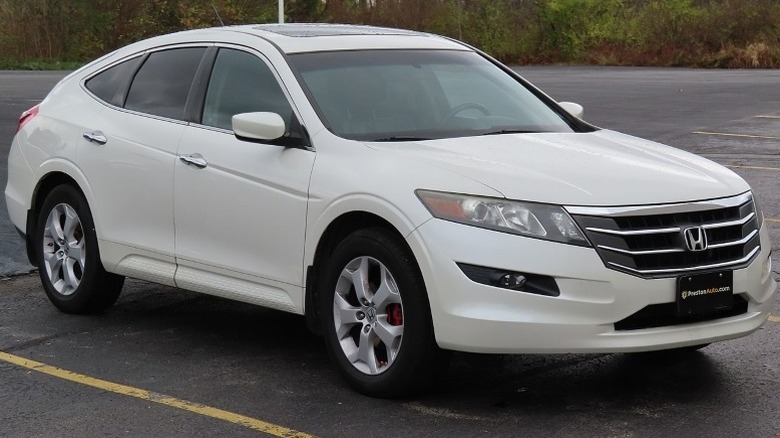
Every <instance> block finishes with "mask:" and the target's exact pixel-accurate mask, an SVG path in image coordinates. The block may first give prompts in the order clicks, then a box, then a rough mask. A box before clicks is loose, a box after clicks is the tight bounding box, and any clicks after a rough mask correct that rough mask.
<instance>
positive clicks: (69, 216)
mask: <svg viewBox="0 0 780 438" xmlns="http://www.w3.org/2000/svg"><path fill="white" fill-rule="evenodd" d="M35 245H36V247H37V250H38V254H37V255H38V273H39V275H40V277H41V283H42V284H43V289H44V290H45V291H46V295H47V296H48V297H49V300H51V302H52V303H53V304H54V305H55V306H56V307H57V308H58V309H60V310H61V311H63V312H65V313H93V312H98V311H101V310H104V309H106V308H108V307H110V306H111V305H112V304H114V302H115V301H116V299H117V298H118V297H119V292H120V291H121V289H122V284H123V283H124V277H121V276H118V275H114V274H110V273H108V272H106V271H105V270H104V269H103V265H101V263H100V256H99V254H98V245H97V236H96V234H95V226H94V224H93V222H92V216H91V214H90V210H89V206H88V205H87V201H86V200H85V199H84V196H83V195H82V194H81V193H80V192H79V191H78V190H76V189H75V188H73V187H71V186H67V185H63V186H59V187H56V188H55V189H54V190H52V191H51V193H49V194H48V196H46V199H45V200H44V201H43V207H42V208H41V211H40V216H39V217H38V226H37V228H36V231H35Z"/></svg>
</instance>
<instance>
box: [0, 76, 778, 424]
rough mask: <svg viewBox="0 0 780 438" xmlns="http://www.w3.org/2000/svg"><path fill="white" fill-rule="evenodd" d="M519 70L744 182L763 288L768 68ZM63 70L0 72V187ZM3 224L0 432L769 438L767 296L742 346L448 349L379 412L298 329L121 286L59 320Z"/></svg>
mask: <svg viewBox="0 0 780 438" xmlns="http://www.w3.org/2000/svg"><path fill="white" fill-rule="evenodd" d="M519 70H520V71H521V73H522V74H523V75H524V76H525V77H526V78H528V79H530V80H531V81H532V82H534V83H536V84H537V85H539V86H541V88H543V89H544V90H545V91H547V92H548V93H549V94H550V95H551V96H553V97H554V98H555V99H557V100H568V101H575V102H578V103H581V104H583V105H584V106H585V118H586V119H587V120H589V121H591V122H592V123H594V124H596V125H598V126H602V127H605V128H610V129H615V130H619V131H623V132H627V133H630V134H634V135H638V136H642V137H646V138H650V139H652V140H658V141H662V142H665V143H668V144H671V145H673V146H676V147H680V148H682V149H686V150H689V151H693V152H696V153H699V154H702V155H704V156H707V157H709V158H711V159H714V160H715V161H717V162H719V163H721V164H724V165H727V166H729V167H730V168H731V169H733V170H734V171H735V172H737V173H738V174H740V175H741V176H743V177H744V178H746V179H747V180H748V182H750V183H751V185H752V186H753V188H754V190H755V191H756V193H757V196H758V198H759V200H760V201H761V202H762V204H763V207H764V211H765V213H766V217H767V224H768V225H769V227H770V230H771V234H772V241H773V248H774V254H775V255H774V256H773V262H774V268H773V269H774V272H773V275H774V276H775V278H776V279H780V259H779V258H778V255H777V254H778V243H780V202H778V198H780V190H778V185H780V182H779V181H780V180H779V179H778V176H779V175H780V87H779V86H778V85H780V70H778V71H775V70H744V71H743V70H736V71H734V70H707V71H702V70H687V69H643V68H591V67H523V68H520V69H519ZM62 75H63V73H57V72H54V73H52V72H46V73H26V72H25V73H16V72H0V160H2V163H0V172H2V183H3V185H4V183H5V178H6V174H5V172H6V169H5V168H6V163H5V160H6V158H7V153H8V146H9V145H10V138H11V136H12V135H13V132H14V130H15V126H16V120H17V118H18V115H19V113H21V111H23V110H24V109H27V108H28V107H29V106H32V104H34V103H35V102H36V101H37V100H39V99H40V98H41V97H43V96H44V95H45V94H46V92H47V91H48V89H49V88H50V87H51V86H52V85H53V84H54V83H55V82H56V80H57V79H58V78H59V77H61V76H62ZM2 139H5V140H2ZM0 202H3V201H0ZM0 207H2V209H3V210H4V209H5V205H4V204H2V205H1V206H0ZM2 214H3V219H2V220H0V233H1V234H0V239H2V242H0V272H2V273H3V274H4V276H6V278H5V279H3V280H0V436H9V437H17V436H19V437H36V436H41V437H49V436H63V437H69V436H78V437H108V436H117V437H118V436H166V437H188V438H189V437H192V436H231V437H232V436H236V437H239V436H258V435H260V436H297V437H300V438H304V437H309V436H312V435H316V436H322V437H354V436H366V437H382V438H392V437H408V436H412V437H418V436H419V437H481V436H490V437H514V436H535V435H538V436H560V437H570V436H577V437H644V436H658V437H672V436H675V437H676V436H686V437H700V436H701V437H729V438H731V437H734V436H739V437H770V438H771V437H774V438H777V437H778V436H780V435H779V434H780V416H778V414H777V412H779V411H780V395H779V394H778V391H780V342H778V338H780V317H778V315H780V299H777V298H776V300H775V306H774V309H775V310H774V312H773V316H772V317H770V320H769V321H768V322H767V323H766V324H765V325H764V327H762V328H761V329H760V330H758V331H757V332H756V333H754V334H752V335H750V336H748V337H745V338H741V339H737V340H732V341H726V342H722V343H717V344H713V345H711V346H709V347H707V348H705V349H703V350H701V351H700V352H694V353H690V354H687V355H670V354H643V355H628V354H606V355H517V356H480V355H467V354H454V355H453V360H452V364H451V366H450V367H449V368H448V369H442V370H441V374H440V376H439V379H438V380H437V381H436V382H435V383H434V385H433V388H432V389H431V390H430V391H428V392H426V393H425V394H423V395H421V396H419V397H416V398H413V399H405V400H377V399H371V398H367V397H363V396H361V395H359V394H356V393H354V392H353V391H351V390H349V389H348V388H347V387H346V386H345V385H344V383H343V382H342V381H341V380H340V378H339V376H338V374H337V372H336V370H335V369H334V368H333V366H332V365H331V364H330V363H329V361H328V358H327V355H326V353H325V350H324V346H323V345H322V342H321V340H320V339H318V338H316V337H314V336H312V335H310V334H309V333H308V332H307V331H306V329H305V324H304V322H303V319H302V318H301V317H298V316H295V315H290V314H285V313H281V312H277V311H272V310H267V309H263V308H259V307H254V306H250V305H246V304H242V303H236V302H229V301H226V300H221V299H218V298H213V297H208V296H205V295H200V294H196V293H191V292H187V291H182V290H179V289H174V288H169V287H161V286H155V285H151V284H149V283H145V282H142V281H136V280H128V282H127V283H126V285H125V288H124V289H123V292H122V296H121V297H120V299H119V301H118V302H117V304H116V305H115V306H114V307H113V308H112V309H110V310H109V311H108V312H105V313H104V314H101V315H97V316H90V317H78V316H72V315H64V314H62V313H59V312H58V311H57V310H56V309H54V307H53V306H52V305H51V304H50V303H49V302H48V300H47V299H46V297H45V295H44V293H43V291H42V290H41V287H40V284H39V281H38V279H37V277H36V275H35V274H33V275H18V276H14V277H8V275H9V274H11V273H13V272H20V271H25V270H27V269H29V266H27V265H26V264H25V263H24V259H23V248H22V246H21V245H20V243H21V241H20V240H19V239H18V237H17V235H16V233H15V231H13V229H12V228H11V227H10V225H9V224H8V221H7V219H5V214H4V213H2ZM20 260H21V261H20ZM15 263H16V265H14V264H15ZM539 335H540V336H544V333H543V332H541V331H540V333H539ZM261 431H262V432H261Z"/></svg>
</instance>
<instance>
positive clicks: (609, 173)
mask: <svg viewBox="0 0 780 438" xmlns="http://www.w3.org/2000/svg"><path fill="white" fill-rule="evenodd" d="M581 117H582V107H580V106H578V105H576V104H572V103H561V104H558V103H556V102H555V101H553V100H552V99H550V98H549V97H548V96H546V95H545V94H544V93H542V92H541V91H539V90H538V89H537V88H534V87H533V86H532V85H530V84H529V83H528V82H526V81H525V80H524V79H522V78H521V77H519V76H517V75H516V74H515V73H513V72H512V71H511V70H510V69H508V68H507V67H505V66H503V65H501V64H500V63H498V62H496V61H495V60H494V59H492V58H490V57H489V56H487V55H486V54H484V53H481V52H479V51H478V50H476V49H474V48H472V47H469V46H467V45H464V44H462V43H459V42H457V41H453V40H451V39H448V38H444V37H439V36H435V35H430V34H424V33H416V32H408V31H402V30H394V29H382V28H374V27H361V26H342V25H259V26H257V25H255V26H238V27H225V28H218V29H204V30H196V31H188V32H181V33H176V34H172V35H166V36H162V37H157V38H152V39H149V40H146V41H142V42H139V43H136V44H132V45H130V46H127V47H125V48H122V49H120V50H117V51H115V52H113V53H110V54H108V55H106V56H104V57H103V58H100V59H98V60H96V61H94V62H92V63H91V64H89V65H87V66H85V67H84V68H82V69H80V70H78V71H76V72H75V73H73V74H71V75H69V76H68V77H67V78H65V79H64V80H63V81H62V82H60V83H59V84H58V85H57V86H56V87H55V88H54V89H53V90H52V92H51V93H50V94H49V96H48V97H46V99H45V100H44V101H43V102H41V103H40V105H37V106H35V107H34V108H32V109H30V110H29V111H27V112H25V113H24V114H23V116H22V118H21V120H20V122H19V131H18V133H17V135H16V137H15V139H14V142H13V146H12V148H11V152H10V156H9V159H8V166H9V173H8V174H9V181H8V186H7V188H6V191H5V194H6V200H7V203H8V210H9V213H10V216H11V219H12V221H13V223H14V224H15V225H16V227H17V228H18V229H19V230H20V231H21V232H22V234H23V235H24V236H25V238H26V240H27V244H28V255H29V257H30V260H31V261H32V262H33V263H34V264H36V265H37V266H38V267H39V271H40V276H41V280H42V283H43V287H44V289H45V291H46V293H47V294H48V296H49V298H50V299H51V301H52V302H53V303H54V304H55V305H56V306H57V307H58V308H60V309H61V310H62V311H64V312H69V313H86V312H94V311H100V310H104V309H106V308H108V307H109V306H110V305H112V304H113V303H114V301H115V300H116V299H117V297H118V295H119V292H120V289H121V287H122V282H123V279H124V277H125V276H129V277H134V278H140V279H144V280H149V281H152V282H157V283H162V284H167V285H172V286H177V287H180V288H184V289H189V290H193V291H198V292H203V293H207V294H212V295H218V296H222V297H227V298H230V299H235V300H240V301H244V302H247V303H253V304H257V305H261V306H267V307H271V308H274V309H279V310H282V311H286V312H293V313H297V314H301V315H305V316H306V319H307V322H308V323H309V325H310V327H311V328H312V329H313V330H315V331H316V332H318V333H321V334H322V335H323V336H324V338H325V341H326V344H327V346H328V350H329V352H330V354H331V357H332V359H333V361H334V363H335V364H336V365H337V367H338V368H339V370H340V371H341V372H342V373H343V375H344V376H345V377H346V378H347V380H348V381H349V382H350V384H352V385H353V386H354V387H355V388H357V389H358V390H360V391H362V392H364V393H367V394H372V395H377V396H394V395H400V394H405V393H408V392H410V391H413V390H415V389H417V388H419V387H420V386H419V385H420V384H421V383H423V382H425V381H426V380H427V378H428V377H429V375H430V374H431V373H434V372H436V371H437V370H438V369H439V368H438V364H439V363H440V361H441V360H443V358H442V352H443V350H458V351H469V352H483V353H558V352H567V353H570V352H632V351H646V350H660V349H678V348H698V347H700V346H703V345H705V344H707V343H710V342H713V341H718V340H723V339H729V338H735V337H739V336H744V335H747V334H748V333H750V332H752V331H754V330H756V329H757V328H758V327H759V326H761V324H762V323H763V322H764V321H765V320H766V319H767V317H768V315H769V313H770V309H771V304H772V301H771V298H772V295H773V293H774V291H775V287H776V284H775V282H774V280H773V279H772V277H771V275H770V274H771V267H770V263H771V262H770V260H771V259H770V248H771V245H770V243H769V238H768V234H767V230H766V227H765V226H763V224H762V214H761V211H760V209H759V208H758V207H757V205H756V200H755V199H754V197H753V194H752V193H751V191H750V187H749V186H748V185H747V184H746V183H745V181H743V180H742V179H741V178H740V177H738V176H737V175H735V174H734V173H733V172H731V171H730V170H728V169H725V168H723V167H721V166H719V165H717V164H715V163H713V162H710V161H708V160H705V159H703V158H700V157H697V156H695V155H691V154H688V153H686V152H683V151H680V150H677V149H674V148H670V147H667V146H663V145H660V144H656V143H652V142H649V141H645V140H641V139H638V138H634V137H630V136H627V135H623V134H619V133H616V132H612V131H608V130H603V129H599V128H596V127H594V126H592V125H590V124H588V123H586V122H584V121H582V120H581ZM259 336H262V335H261V334H259Z"/></svg>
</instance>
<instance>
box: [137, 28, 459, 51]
mask: <svg viewBox="0 0 780 438" xmlns="http://www.w3.org/2000/svg"><path fill="white" fill-rule="evenodd" d="M251 37H259V38H262V39H265V40H267V41H270V42H271V43H273V44H274V45H276V46H277V47H278V48H279V50H281V51H282V52H285V53H302V52H322V51H334V50H364V49H449V50H471V49H470V48H469V47H467V46H465V45H463V44H461V43H459V42H457V41H455V40H451V39H449V38H446V37H442V36H439V35H433V34H429V33H423V32H415V31H411V30H403V29H391V28H384V27H374V26H361V25H351V24H321V23H303V24H302V23H295V24H250V25H239V26H224V27H212V28H207V29H195V30H187V31H183V32H176V33H172V34H168V35H162V36H158V37H154V38H150V39H148V40H144V41H141V42H139V43H138V44H134V45H131V46H134V47H132V48H130V47H128V50H137V48H138V47H139V46H141V47H153V46H161V45H166V44H180V43H187V42H204V41H232V40H235V39H236V38H238V39H243V40H244V41H246V43H248V44H251Z"/></svg>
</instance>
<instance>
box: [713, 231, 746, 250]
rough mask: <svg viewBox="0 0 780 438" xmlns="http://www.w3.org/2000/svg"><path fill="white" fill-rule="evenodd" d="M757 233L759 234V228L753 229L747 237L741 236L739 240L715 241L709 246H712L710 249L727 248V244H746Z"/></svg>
mask: <svg viewBox="0 0 780 438" xmlns="http://www.w3.org/2000/svg"><path fill="white" fill-rule="evenodd" d="M756 234H758V230H753V231H751V232H750V234H748V235H747V236H745V237H743V238H741V239H739V240H734V241H731V242H721V243H714V244H712V245H710V246H709V247H708V248H710V249H717V248H725V247H727V246H736V245H744V244H746V243H748V242H749V241H750V239H752V238H753V236H755V235H756Z"/></svg>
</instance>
